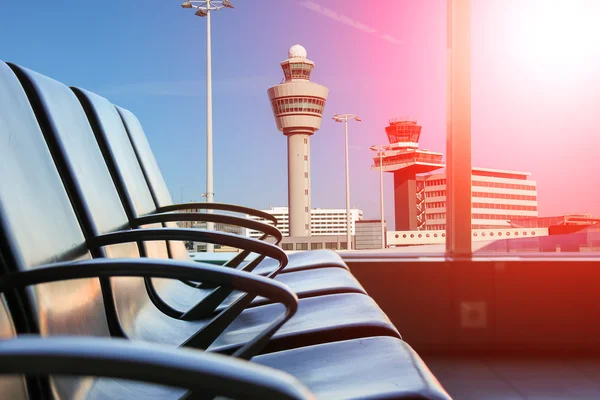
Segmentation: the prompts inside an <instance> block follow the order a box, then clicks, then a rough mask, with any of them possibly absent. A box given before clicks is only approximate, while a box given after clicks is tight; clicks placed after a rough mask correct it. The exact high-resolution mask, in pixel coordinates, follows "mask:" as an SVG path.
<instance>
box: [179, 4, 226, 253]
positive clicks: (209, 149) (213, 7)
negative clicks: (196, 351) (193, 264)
mask: <svg viewBox="0 0 600 400" xmlns="http://www.w3.org/2000/svg"><path fill="white" fill-rule="evenodd" d="M181 7H182V8H194V9H196V13H195V15H197V16H199V17H206V193H205V195H206V202H207V203H212V202H213V201H214V199H215V192H214V189H213V183H214V181H213V140H212V139H213V138H212V133H213V132H212V130H213V129H212V128H213V126H212V67H211V64H212V63H211V39H210V14H211V12H212V11H218V10H220V9H222V8H233V5H231V3H230V2H229V0H222V1H216V0H201V1H185V2H183V3H182V4H181ZM203 197H204V196H203ZM207 212H208V213H212V210H207ZM206 229H208V230H213V229H214V224H213V223H212V222H208V223H207V224H206ZM206 251H207V252H208V253H212V252H214V245H213V244H212V243H207V244H206Z"/></svg>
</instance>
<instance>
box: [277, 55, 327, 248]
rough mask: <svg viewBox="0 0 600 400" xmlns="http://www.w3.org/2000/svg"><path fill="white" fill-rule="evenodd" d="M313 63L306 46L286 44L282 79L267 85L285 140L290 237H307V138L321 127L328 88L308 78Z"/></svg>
mask: <svg viewBox="0 0 600 400" xmlns="http://www.w3.org/2000/svg"><path fill="white" fill-rule="evenodd" d="M314 66H315V63H314V62H312V61H310V60H309V59H307V58H306V49H304V47H302V46H300V45H298V44H297V45H295V46H292V47H290V49H289V51H288V59H287V60H285V61H283V62H282V63H281V69H283V75H284V78H285V82H283V83H280V84H279V85H276V86H273V87H272V88H269V90H268V94H269V100H271V107H272V108H273V115H274V116H275V122H276V123H277V129H279V131H280V132H283V134H284V135H285V136H287V142H288V207H289V218H290V236H293V237H297V236H310V210H311V207H310V137H311V136H312V134H313V133H315V131H317V130H318V129H319V127H320V126H321V120H322V118H323V109H324V108H325V102H326V101H327V94H328V93H329V90H328V89H327V88H326V87H325V86H322V85H318V84H316V83H313V82H311V81H310V74H311V72H312V69H313V68H314Z"/></svg>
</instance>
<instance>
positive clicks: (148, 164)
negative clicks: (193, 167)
mask: <svg viewBox="0 0 600 400" xmlns="http://www.w3.org/2000/svg"><path fill="white" fill-rule="evenodd" d="M116 108H117V111H118V112H119V114H120V115H121V119H122V120H123V124H124V126H125V130H126V132H127V134H128V136H129V139H130V141H131V144H132V146H133V150H134V152H135V155H136V156H137V160H138V162H139V166H140V169H141V171H142V174H143V175H144V178H145V179H146V184H147V186H148V189H149V190H150V193H151V195H152V198H153V200H154V204H155V205H156V207H157V208H160V207H163V206H168V205H171V204H173V200H172V199H171V194H170V193H169V188H168V187H167V183H166V182H165V180H164V178H163V176H162V173H161V172H160V168H159V167H158V163H157V162H156V158H155V157H154V153H153V152H152V149H151V148H150V143H149V142H148V139H147V138H146V134H145V133H144V129H143V128H142V124H141V123H140V121H139V120H138V119H137V117H136V116H135V115H134V114H133V113H132V112H131V111H129V110H126V109H124V108H121V107H116ZM114 162H115V164H117V165H119V164H121V161H120V160H119V159H118V158H116V157H115V159H114ZM124 168H125V164H122V167H120V168H119V169H124ZM167 226H176V224H175V223H167ZM169 250H170V253H171V257H172V258H174V259H178V260H185V259H189V255H188V252H187V250H186V248H185V246H184V245H183V243H182V242H169Z"/></svg>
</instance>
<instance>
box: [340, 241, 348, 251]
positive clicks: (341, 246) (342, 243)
mask: <svg viewBox="0 0 600 400" xmlns="http://www.w3.org/2000/svg"><path fill="white" fill-rule="evenodd" d="M340 249H342V250H346V249H348V246H347V243H346V242H340Z"/></svg>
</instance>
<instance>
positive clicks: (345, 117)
mask: <svg viewBox="0 0 600 400" xmlns="http://www.w3.org/2000/svg"><path fill="white" fill-rule="evenodd" d="M352 119H353V120H355V121H358V122H360V118H358V116H356V114H335V115H334V116H333V120H334V121H335V122H343V123H344V127H345V134H346V248H347V249H348V250H352V231H351V227H352V217H351V215H350V166H349V164H348V120H352Z"/></svg>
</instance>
